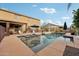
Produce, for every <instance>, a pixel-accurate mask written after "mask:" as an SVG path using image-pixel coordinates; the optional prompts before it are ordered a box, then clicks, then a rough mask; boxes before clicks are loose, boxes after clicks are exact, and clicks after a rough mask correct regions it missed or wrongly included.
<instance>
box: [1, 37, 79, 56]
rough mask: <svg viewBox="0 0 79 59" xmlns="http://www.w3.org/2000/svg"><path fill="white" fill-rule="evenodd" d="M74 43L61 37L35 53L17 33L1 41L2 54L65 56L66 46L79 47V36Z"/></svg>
mask: <svg viewBox="0 0 79 59" xmlns="http://www.w3.org/2000/svg"><path fill="white" fill-rule="evenodd" d="M74 39H75V40H74V43H72V42H70V41H69V40H67V41H66V40H65V39H64V38H62V37H60V38H58V39H57V40H55V42H53V43H50V44H49V45H48V46H47V47H45V48H43V49H42V50H40V51H39V52H37V53H34V52H33V51H32V50H31V49H30V48H29V47H28V46H26V45H25V44H24V43H23V42H22V41H21V40H19V39H18V38H17V37H16V35H11V36H7V37H5V38H4V39H3V40H2V42H1V43H0V55H1V56H5V55H6V56H63V54H64V51H65V49H66V46H67V45H68V46H71V47H74V48H79V36H75V37H74Z"/></svg>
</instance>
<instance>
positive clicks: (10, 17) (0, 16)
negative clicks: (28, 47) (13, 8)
mask: <svg viewBox="0 0 79 59" xmlns="http://www.w3.org/2000/svg"><path fill="white" fill-rule="evenodd" d="M0 20H5V21H13V22H20V23H27V25H28V26H31V25H40V21H39V20H36V19H33V18H28V17H25V16H21V15H16V14H13V13H10V12H6V11H3V10H0Z"/></svg>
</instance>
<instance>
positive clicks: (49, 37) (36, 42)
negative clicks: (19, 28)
mask: <svg viewBox="0 0 79 59" xmlns="http://www.w3.org/2000/svg"><path fill="white" fill-rule="evenodd" d="M61 36H63V33H52V34H46V35H30V36H29V35H23V36H18V38H20V39H21V40H22V41H23V42H24V43H25V44H26V45H27V46H28V47H30V48H31V49H32V51H34V52H38V51H40V50H41V49H43V48H44V47H46V46H47V45H48V44H50V43H51V42H54V41H55V40H56V39H57V38H58V37H61Z"/></svg>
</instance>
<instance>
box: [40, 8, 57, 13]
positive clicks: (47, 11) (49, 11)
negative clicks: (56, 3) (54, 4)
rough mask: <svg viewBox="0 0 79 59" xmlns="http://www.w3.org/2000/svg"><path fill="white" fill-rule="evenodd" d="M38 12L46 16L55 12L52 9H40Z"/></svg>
mask: <svg viewBox="0 0 79 59" xmlns="http://www.w3.org/2000/svg"><path fill="white" fill-rule="evenodd" d="M40 10H41V11H42V12H44V13H46V14H54V13H56V10H55V9H54V8H40Z"/></svg>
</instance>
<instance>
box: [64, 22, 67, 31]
mask: <svg viewBox="0 0 79 59" xmlns="http://www.w3.org/2000/svg"><path fill="white" fill-rule="evenodd" d="M66 29H67V24H66V22H64V30H66Z"/></svg>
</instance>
